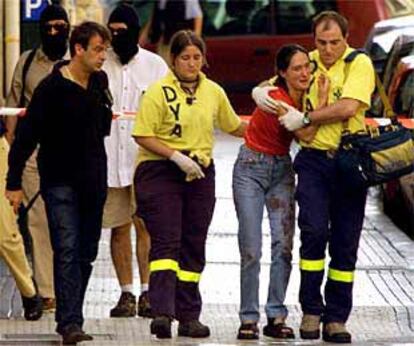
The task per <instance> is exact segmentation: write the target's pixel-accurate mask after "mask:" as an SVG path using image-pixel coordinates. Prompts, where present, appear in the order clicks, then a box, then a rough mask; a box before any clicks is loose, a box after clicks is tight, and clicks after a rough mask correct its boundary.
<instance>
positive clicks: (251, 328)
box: [237, 322, 259, 340]
mask: <svg viewBox="0 0 414 346" xmlns="http://www.w3.org/2000/svg"><path fill="white" fill-rule="evenodd" d="M237 339H239V340H258V339H259V328H257V323H255V322H251V323H242V324H241V325H240V328H239V332H238V334H237Z"/></svg>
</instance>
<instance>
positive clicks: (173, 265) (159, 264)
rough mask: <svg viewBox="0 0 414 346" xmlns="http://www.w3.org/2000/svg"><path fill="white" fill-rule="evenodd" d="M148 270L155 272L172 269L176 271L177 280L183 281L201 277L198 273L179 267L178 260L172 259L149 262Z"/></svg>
mask: <svg viewBox="0 0 414 346" xmlns="http://www.w3.org/2000/svg"><path fill="white" fill-rule="evenodd" d="M149 267H150V272H151V273H153V272H157V271H160V270H172V271H174V272H175V273H176V275H177V277H178V280H180V281H185V282H199V281H200V278H201V274H200V273H196V272H190V271H188V270H182V269H180V267H179V265H178V262H177V261H174V260H172V259H160V260H155V261H152V262H150V265H149Z"/></svg>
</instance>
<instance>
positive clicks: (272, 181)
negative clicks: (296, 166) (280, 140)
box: [233, 145, 295, 322]
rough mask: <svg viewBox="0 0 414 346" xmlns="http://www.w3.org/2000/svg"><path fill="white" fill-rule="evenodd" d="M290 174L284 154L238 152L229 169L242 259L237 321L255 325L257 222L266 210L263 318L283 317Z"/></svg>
mask: <svg viewBox="0 0 414 346" xmlns="http://www.w3.org/2000/svg"><path fill="white" fill-rule="evenodd" d="M294 185H295V180H294V174H293V170H292V162H291V159H290V156H289V155H286V156H272V155H267V154H263V153H258V152H255V151H253V150H250V149H249V148H247V147H246V146H245V145H243V146H242V147H241V148H240V152H239V156H238V158H237V161H236V163H235V165H234V171H233V196H234V203H235V206H236V212H237V217H238V219H239V249H240V256H241V271H240V279H241V280H240V287H241V304H240V320H241V321H242V322H245V321H259V319H260V314H259V273H260V258H261V256H262V221H263V209H264V206H266V209H267V212H268V215H269V222H270V230H271V261H272V263H271V266H270V281H269V290H268V297H267V303H266V306H265V311H266V315H267V317H268V318H276V317H286V316H287V313H288V312H287V309H286V306H285V305H284V300H285V295H286V288H287V285H288V282H289V277H290V272H291V269H292V265H291V261H292V245H293V235H294V230H295V204H294V187H295V186H294Z"/></svg>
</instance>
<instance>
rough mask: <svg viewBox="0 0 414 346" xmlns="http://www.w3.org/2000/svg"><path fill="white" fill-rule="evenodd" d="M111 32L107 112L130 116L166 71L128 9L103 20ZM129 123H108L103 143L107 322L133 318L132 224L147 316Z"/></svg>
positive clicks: (144, 247)
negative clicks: (142, 41)
mask: <svg viewBox="0 0 414 346" xmlns="http://www.w3.org/2000/svg"><path fill="white" fill-rule="evenodd" d="M108 28H109V30H110V31H111V33H112V47H113V49H112V50H110V51H109V52H108V59H107V60H106V62H105V64H104V67H103V69H104V70H105V71H106V72H107V74H108V78H109V87H110V90H111V93H112V95H113V98H114V106H113V110H114V111H117V112H124V113H125V112H133V113H135V112H136V110H137V109H138V105H139V101H140V98H141V96H142V94H143V93H144V92H145V90H146V89H147V87H148V85H149V84H152V83H153V82H155V81H157V80H158V79H160V78H161V77H163V76H165V75H166V73H167V71H168V67H167V65H166V63H165V62H164V61H163V59H162V58H160V57H159V56H158V55H156V54H154V53H151V52H149V51H147V50H146V49H143V48H142V47H139V46H138V36H139V30H140V25H139V18H138V15H137V13H136V12H135V10H134V8H133V7H132V6H129V5H126V4H121V5H119V6H118V7H116V8H115V9H114V11H113V12H112V13H111V15H110V17H109V20H108ZM132 128H133V122H132V121H129V120H118V121H114V122H113V124H112V128H111V135H110V137H108V138H106V142H105V145H106V151H107V155H108V186H109V189H108V197H107V201H106V205H105V210H104V218H103V227H105V228H111V229H112V233H111V255H112V261H113V263H114V267H115V271H116V274H117V277H118V281H119V284H120V286H121V291H122V293H121V297H120V299H119V301H118V303H117V305H116V306H115V307H114V308H113V309H112V310H111V311H110V316H111V317H132V316H135V314H136V313H137V308H136V298H135V295H134V294H133V274H132V248H131V236H130V228H131V223H132V221H134V226H135V229H136V235H137V246H136V255H137V260H138V268H139V274H140V280H141V295H140V297H139V302H138V315H139V316H142V317H150V316H151V311H150V305H149V301H148V295H147V291H148V282H149V267H148V255H149V248H150V238H149V234H148V231H147V230H146V228H145V225H144V223H143V221H142V220H141V219H137V218H134V220H133V219H132V215H133V214H134V213H135V201H134V194H133V186H132V185H133V184H132V183H133V175H134V168H135V165H134V162H135V160H136V156H137V145H136V143H135V142H134V140H133V139H132V137H131V132H132Z"/></svg>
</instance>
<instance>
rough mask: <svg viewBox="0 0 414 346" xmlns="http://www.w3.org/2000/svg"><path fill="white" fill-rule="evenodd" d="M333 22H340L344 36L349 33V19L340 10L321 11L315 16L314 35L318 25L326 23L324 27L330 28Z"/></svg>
mask: <svg viewBox="0 0 414 346" xmlns="http://www.w3.org/2000/svg"><path fill="white" fill-rule="evenodd" d="M331 22H335V23H336V24H338V26H339V28H340V29H341V32H342V36H343V37H346V35H348V20H347V19H346V18H345V17H344V16H342V15H340V14H339V13H338V12H335V11H323V12H321V13H319V14H318V15H317V16H316V17H315V18H313V23H312V33H313V36H315V32H316V27H317V26H318V25H319V24H321V23H325V26H324V29H328V28H329V27H330V23H331Z"/></svg>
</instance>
